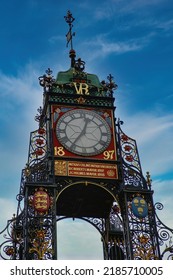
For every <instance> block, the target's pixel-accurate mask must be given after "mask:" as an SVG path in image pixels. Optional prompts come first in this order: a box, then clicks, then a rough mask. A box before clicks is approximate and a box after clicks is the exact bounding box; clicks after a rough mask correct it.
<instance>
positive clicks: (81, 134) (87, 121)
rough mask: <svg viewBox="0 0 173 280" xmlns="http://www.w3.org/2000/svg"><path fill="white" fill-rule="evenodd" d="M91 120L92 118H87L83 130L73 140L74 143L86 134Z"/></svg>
mask: <svg viewBox="0 0 173 280" xmlns="http://www.w3.org/2000/svg"><path fill="white" fill-rule="evenodd" d="M89 122H90V119H85V124H84V127H83V129H82V130H81V132H80V133H79V135H78V136H77V137H76V139H75V141H74V142H73V144H75V143H76V142H77V141H78V140H79V139H80V138H81V137H82V136H83V135H85V134H86V129H87V126H88V123H89Z"/></svg>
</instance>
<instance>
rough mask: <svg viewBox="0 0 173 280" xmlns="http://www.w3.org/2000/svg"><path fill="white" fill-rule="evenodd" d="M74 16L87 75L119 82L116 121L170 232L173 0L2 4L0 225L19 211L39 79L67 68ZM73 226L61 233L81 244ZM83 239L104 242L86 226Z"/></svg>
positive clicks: (38, 102) (78, 48)
mask: <svg viewBox="0 0 173 280" xmlns="http://www.w3.org/2000/svg"><path fill="white" fill-rule="evenodd" d="M69 9H70V10H71V12H72V13H73V16H74V17H75V21H74V29H73V30H74V31H75V32H76V36H75V37H74V38H73V41H74V49H75V50H76V52H77V57H81V58H82V60H84V61H85V62H86V68H85V70H86V72H88V73H94V74H97V75H98V77H99V79H100V80H103V79H105V78H106V77H107V75H108V74H109V73H111V74H112V75H113V76H114V78H115V82H116V83H117V84H118V90H117V91H116V92H115V97H116V102H115V105H116V107H117V109H116V117H119V118H121V120H123V121H124V125H123V130H124V132H125V133H127V134H128V135H129V136H131V137H132V138H135V139H136V141H137V144H138V150H139V154H140V158H141V164H142V168H143V173H144V174H145V173H146V171H148V170H149V171H150V173H151V176H152V180H153V186H152V188H153V190H154V201H155V202H156V201H160V202H162V203H163V204H164V206H165V208H164V211H162V213H159V214H160V217H161V218H162V219H163V220H164V222H165V223H167V224H168V225H169V226H171V227H173V220H172V213H171V212H172V209H171V208H172V198H173V142H172V139H173V79H172V76H173V2H172V1H171V0H131V1H129V0H128V1H127V0H107V1H106V0H105V1H103V0H98V1H97V0H96V1H90V0H86V1H78V0H74V1H73V0H71V1H70V0H63V1H61V0H59V1H56V0H49V1H45V0H42V1H39V0H25V1H21V0H15V1H5V0H1V17H0V38H1V39H0V40H1V43H0V99H1V102H0V127H1V134H0V158H1V160H0V170H1V171H0V203H1V209H2V211H1V217H0V225H4V224H5V221H6V219H8V218H11V216H12V214H13V213H14V212H15V210H16V206H17V202H16V200H15V196H16V194H17V193H18V191H19V185H20V174H21V169H22V168H23V167H24V166H25V163H26V161H27V156H28V145H29V134H30V131H33V130H35V129H37V123H36V122H35V121H34V116H35V115H36V114H37V108H38V107H39V106H41V105H42V88H41V87H40V86H39V84H38V77H39V76H41V75H42V74H44V71H45V70H46V69H47V68H48V67H50V68H51V69H52V70H53V75H54V76H56V75H57V73H58V72H59V71H65V70H67V69H68V68H69V66H70V61H69V58H68V52H69V49H68V48H66V37H65V35H66V33H67V31H68V26H67V24H66V22H65V21H64V16H65V15H66V12H67V10H69ZM70 223H71V224H70ZM70 223H64V224H63V223H62V224H61V225H60V226H59V228H60V229H61V228H63V229H64V228H66V229H67V227H68V226H69V224H70V230H69V232H72V233H73V237H74V240H75V238H76V239H78V240H79V236H78V237H76V236H77V235H76V229H77V227H81V228H83V226H81V223H80V222H79V221H76V227H73V225H74V223H73V225H72V221H70ZM2 227H3V226H2ZM0 228H1V226H0ZM72 228H73V231H72V230H71V229H72ZM63 229H62V230H60V231H61V233H59V236H60V237H61V238H63V236H61V235H63V234H62V232H63ZM81 230H82V229H81ZM85 232H87V233H88V234H91V235H92V238H91V240H95V239H94V237H93V235H94V236H95V238H96V240H97V241H98V240H99V242H100V236H99V235H98V233H97V232H95V229H94V231H93V230H92V229H91V226H88V225H86V224H85ZM69 234H70V233H69ZM82 235H83V233H82V231H81V236H82ZM71 238H72V237H71ZM97 241H93V242H94V245H93V248H95V251H96V252H97V253H94V252H93V255H92V256H90V257H89V256H88V255H87V258H102V255H101V254H102V253H101V251H100V247H99V248H98V247H97V245H96V242H97ZM74 242H75V241H74ZM60 243H61V244H64V245H63V247H64V248H65V244H66V245H67V240H63V239H61V242H60ZM73 244H74V243H73ZM81 246H82V245H81ZM100 246H101V245H100ZM79 247H80V246H79ZM60 251H62V250H61V249H60ZM76 251H77V252H78V255H77V256H71V254H72V253H68V252H66V253H65V249H64V252H62V253H60V257H61V258H66V257H67V256H68V257H69V258H82V253H81V252H80V250H76ZM86 251H87V249H86ZM68 254H70V256H69V255H68ZM95 254H96V255H95Z"/></svg>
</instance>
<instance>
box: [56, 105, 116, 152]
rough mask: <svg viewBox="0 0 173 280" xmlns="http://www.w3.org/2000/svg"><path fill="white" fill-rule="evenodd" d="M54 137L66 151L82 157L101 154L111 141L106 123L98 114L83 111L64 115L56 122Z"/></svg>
mask: <svg viewBox="0 0 173 280" xmlns="http://www.w3.org/2000/svg"><path fill="white" fill-rule="evenodd" d="M56 136H57V138H58V140H59V142H60V143H61V144H62V145H63V146H64V147H65V148H66V149H67V150H69V151H70V152H73V153H75V154H78V155H83V156H91V155H98V154H100V153H102V152H103V151H104V150H105V149H106V148H107V147H108V146H109V144H110V141H111V131H110V128H109V125H108V124H107V122H106V121H105V120H104V119H103V118H102V117H101V116H100V115H99V114H97V113H95V112H93V111H90V110H85V109H75V110H71V111H68V112H67V113H65V114H64V115H63V116H62V117H61V118H60V119H59V121H58V122H57V125H56Z"/></svg>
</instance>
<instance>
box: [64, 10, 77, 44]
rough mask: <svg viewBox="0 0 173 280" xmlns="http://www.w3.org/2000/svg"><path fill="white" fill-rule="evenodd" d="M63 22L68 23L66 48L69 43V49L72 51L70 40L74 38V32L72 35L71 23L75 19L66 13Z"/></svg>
mask: <svg viewBox="0 0 173 280" xmlns="http://www.w3.org/2000/svg"><path fill="white" fill-rule="evenodd" d="M64 19H65V21H66V22H67V23H68V25H69V31H68V33H67V34H66V38H67V45H66V46H67V47H68V44H69V43H71V49H73V41H72V38H73V36H75V32H73V33H72V28H73V24H72V23H73V21H74V20H75V18H74V17H73V16H72V13H71V12H70V11H67V15H66V16H64Z"/></svg>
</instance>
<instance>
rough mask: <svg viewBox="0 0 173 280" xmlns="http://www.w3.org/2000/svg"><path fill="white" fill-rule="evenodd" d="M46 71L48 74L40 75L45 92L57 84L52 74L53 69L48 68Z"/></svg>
mask: <svg viewBox="0 0 173 280" xmlns="http://www.w3.org/2000/svg"><path fill="white" fill-rule="evenodd" d="M45 72H46V74H44V75H43V76H40V77H39V78H38V79H39V84H40V86H42V87H43V88H44V92H48V91H50V90H51V88H52V86H53V85H54V84H55V79H54V78H53V76H52V72H53V71H52V70H51V69H50V68H48V69H47V70H46V71H45Z"/></svg>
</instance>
